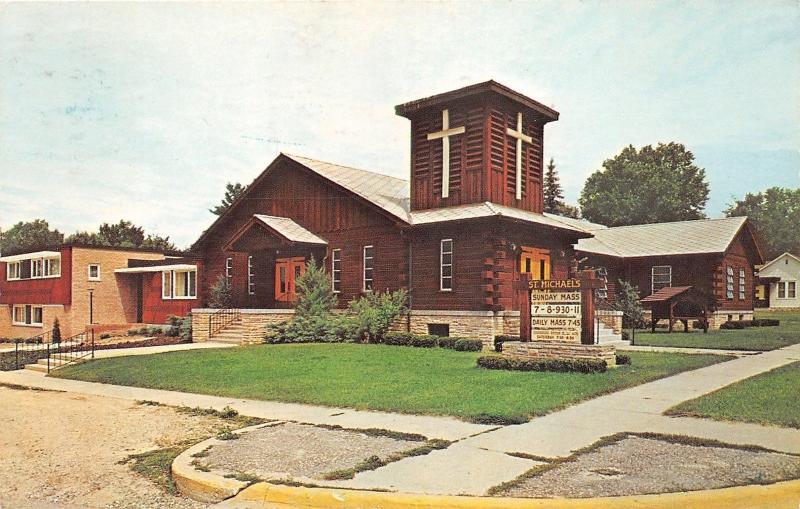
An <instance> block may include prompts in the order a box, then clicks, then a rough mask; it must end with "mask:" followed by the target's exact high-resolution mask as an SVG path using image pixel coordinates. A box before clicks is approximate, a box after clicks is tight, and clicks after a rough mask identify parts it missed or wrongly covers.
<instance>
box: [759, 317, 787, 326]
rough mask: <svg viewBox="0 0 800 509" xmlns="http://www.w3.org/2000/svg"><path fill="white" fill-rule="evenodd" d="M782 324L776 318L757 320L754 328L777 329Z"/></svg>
mask: <svg viewBox="0 0 800 509" xmlns="http://www.w3.org/2000/svg"><path fill="white" fill-rule="evenodd" d="M780 324H781V321H780V320H775V319H774V318H756V319H755V320H753V327H777V326H779V325H780Z"/></svg>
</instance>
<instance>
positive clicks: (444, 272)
mask: <svg viewBox="0 0 800 509" xmlns="http://www.w3.org/2000/svg"><path fill="white" fill-rule="evenodd" d="M439 289H440V290H441V291H443V292H449V291H451V290H452V289H453V239H442V240H441V242H439Z"/></svg>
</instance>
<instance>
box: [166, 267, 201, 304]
mask: <svg viewBox="0 0 800 509" xmlns="http://www.w3.org/2000/svg"><path fill="white" fill-rule="evenodd" d="M161 297H162V298H163V299H194V298H196V297H197V271H196V270H165V271H163V272H162V273H161Z"/></svg>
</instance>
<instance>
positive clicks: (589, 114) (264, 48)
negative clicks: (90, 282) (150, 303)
mask: <svg viewBox="0 0 800 509" xmlns="http://www.w3.org/2000/svg"><path fill="white" fill-rule="evenodd" d="M798 27H800V3H799V2H797V1H796V0H789V1H771V0H759V1H756V0H752V1H732V2H730V1H729V2H716V1H707V2H706V1H703V2H664V1H660V2H644V1H631V2H628V1H624V0H621V1H613V2H609V1H603V2H575V1H569V0H567V1H558V2H536V3H531V2H469V3H465V2H458V3H456V2H435V3H434V2H425V3H412V2H398V3H366V2H345V3H334V2H329V3H296V2H295V3H285V2H272V3H260V4H252V3H249V4H232V3H226V4H213V3H202V4H200V3H198V4H185V3H180V4H179V3H174V4H116V3H112V4H97V3H63V4H32V3H19V4H8V3H6V4H0V171H1V172H2V176H3V178H2V179H0V227H3V228H8V227H9V226H11V225H12V224H14V223H16V222H17V221H21V220H30V219H34V218H39V217H42V218H46V219H48V220H49V221H50V223H51V225H53V226H56V227H58V228H59V229H60V230H62V231H65V232H68V233H69V232H72V231H74V230H76V229H95V228H96V227H97V225H99V224H100V223H101V222H105V221H108V222H113V221H117V220H119V219H121V218H125V219H129V220H132V221H134V222H135V223H137V224H141V225H142V226H144V227H145V228H146V229H147V230H148V231H151V232H155V233H159V234H162V235H169V236H170V237H171V238H172V239H173V240H174V241H176V243H177V244H178V245H180V246H186V245H188V244H190V243H191V242H192V241H194V240H195V239H196V238H197V236H198V235H199V234H200V233H201V232H202V230H203V229H205V228H206V227H208V225H209V224H210V223H211V221H212V220H213V219H214V216H212V215H211V214H210V213H209V212H208V211H207V209H208V208H209V207H212V206H213V205H215V204H216V203H218V201H219V199H220V198H221V196H222V193H223V189H224V185H225V183H226V182H227V181H234V182H235V181H240V182H243V183H249V182H250V181H251V180H252V179H253V178H254V177H255V176H256V175H257V174H258V173H259V172H260V171H261V170H262V169H263V168H264V167H266V165H267V164H268V163H269V162H270V161H271V160H272V159H273V158H274V157H275V156H276V155H277V154H278V152H280V151H285V152H289V153H296V154H300V155H306V156H309V157H315V158H319V159H323V160H329V161H333V162H339V163H342V164H348V165H352V166H356V167H361V168H367V169H374V170H376V171H380V172H383V173H387V174H391V175H395V176H400V177H403V178H407V173H408V168H409V154H408V146H409V143H408V131H409V126H408V121H407V120H406V119H403V118H401V117H398V116H396V115H395V114H394V105H396V104H399V103H401V102H405V101H408V100H412V99H416V98H419V97H424V96H427V95H431V94H434V93H439V92H444V91H447V90H450V89H453V88H457V87H461V86H464V85H468V84H471V83H475V82H478V81H485V80H487V79H495V80H498V81H500V82H501V83H504V84H506V85H508V86H510V87H512V88H514V89H516V90H518V91H520V92H522V93H524V94H526V95H529V96H531V97H533V98H535V99H537V100H539V101H541V102H543V103H544V104H547V105H550V106H552V107H554V108H556V109H557V110H558V111H560V112H561V120H559V121H558V122H555V123H552V124H549V125H548V127H547V128H546V130H545V156H546V157H547V158H549V157H554V158H555V160H556V163H557V165H558V169H559V171H560V174H561V178H562V182H563V183H564V186H565V188H566V194H567V199H568V201H571V202H575V201H576V200H577V197H578V195H579V193H580V189H581V187H582V185H583V181H584V180H585V178H586V177H587V176H588V175H589V174H590V173H591V172H592V171H594V170H596V169H598V168H600V165H601V163H602V161H603V160H604V159H606V158H608V157H611V156H613V155H615V154H616V153H618V152H619V151H620V150H621V149H622V148H623V147H624V146H625V145H627V144H634V145H636V146H641V145H645V144H651V143H652V144H655V143H658V142H661V141H664V142H667V141H679V142H682V143H684V144H685V145H686V146H687V147H688V148H689V149H690V150H692V151H693V152H694V153H695V155H696V156H697V161H698V163H699V164H700V165H701V166H703V167H705V168H706V170H707V173H708V177H709V181H710V184H711V189H712V192H711V200H710V203H709V207H708V209H707V213H708V215H709V216H712V217H714V216H719V215H720V214H721V211H722V209H723V208H724V206H725V204H726V203H727V202H729V201H731V198H732V197H733V196H741V195H743V194H744V193H746V192H754V191H759V190H762V189H765V188H767V187H770V186H773V185H780V186H787V187H800V30H799V29H798Z"/></svg>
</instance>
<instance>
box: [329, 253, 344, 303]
mask: <svg viewBox="0 0 800 509" xmlns="http://www.w3.org/2000/svg"><path fill="white" fill-rule="evenodd" d="M331 287H332V288H333V293H339V292H341V291H342V250H341V249H334V250H333V251H331Z"/></svg>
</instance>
